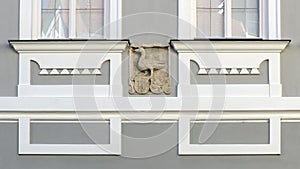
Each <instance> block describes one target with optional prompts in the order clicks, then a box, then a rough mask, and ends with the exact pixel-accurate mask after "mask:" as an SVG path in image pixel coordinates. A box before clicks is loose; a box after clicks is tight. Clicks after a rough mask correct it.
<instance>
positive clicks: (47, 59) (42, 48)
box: [10, 41, 128, 97]
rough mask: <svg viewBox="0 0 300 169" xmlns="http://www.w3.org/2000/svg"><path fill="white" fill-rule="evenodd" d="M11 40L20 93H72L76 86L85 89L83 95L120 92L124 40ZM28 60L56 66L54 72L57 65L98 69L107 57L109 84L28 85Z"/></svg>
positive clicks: (29, 74)
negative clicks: (16, 58) (14, 53)
mask: <svg viewBox="0 0 300 169" xmlns="http://www.w3.org/2000/svg"><path fill="white" fill-rule="evenodd" d="M10 44H11V45H12V46H13V47H14V49H15V50H16V51H17V52H18V53H19V87H18V95H19V96H20V97H30V96H32V97H34V96H40V97H48V96H49V97H51V96H52V97H54V96H57V97H73V96H74V94H75V95H77V93H78V91H79V88H80V89H82V90H83V91H85V92H87V91H88V93H84V92H83V93H82V94H83V95H82V96H92V95H94V96H96V97H100V96H101V97H112V96H119V97H120V96H122V95H123V93H122V92H123V90H122V69H121V67H122V53H123V51H124V50H125V49H126V48H127V46H128V42H127V41H10ZM82 60H84V62H82ZM31 61H34V62H36V63H37V64H38V66H39V68H40V69H41V70H45V69H53V70H55V71H56V73H55V74H57V73H58V72H57V69H101V67H102V64H103V63H104V62H105V61H110V71H109V74H110V81H109V85H95V86H77V85H76V84H75V85H69V86H67V85H31V67H30V63H31ZM70 75H71V74H70ZM75 83H76V81H75ZM113 89H114V90H113ZM91 90H92V92H91ZM80 95H81V94H80Z"/></svg>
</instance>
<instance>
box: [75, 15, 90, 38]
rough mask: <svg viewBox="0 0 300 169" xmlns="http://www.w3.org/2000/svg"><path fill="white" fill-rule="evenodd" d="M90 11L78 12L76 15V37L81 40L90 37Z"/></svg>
mask: <svg viewBox="0 0 300 169" xmlns="http://www.w3.org/2000/svg"><path fill="white" fill-rule="evenodd" d="M89 25H90V11H89V10H77V15H76V36H77V37H80V38H87V37H89Z"/></svg>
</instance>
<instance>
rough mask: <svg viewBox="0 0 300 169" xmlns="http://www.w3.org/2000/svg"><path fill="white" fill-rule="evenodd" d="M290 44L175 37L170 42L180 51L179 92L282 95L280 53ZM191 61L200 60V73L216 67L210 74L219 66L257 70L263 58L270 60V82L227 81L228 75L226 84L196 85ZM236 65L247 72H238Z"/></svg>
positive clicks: (245, 95)
mask: <svg viewBox="0 0 300 169" xmlns="http://www.w3.org/2000/svg"><path fill="white" fill-rule="evenodd" d="M288 44H289V41H172V42H171V45H173V47H174V49H175V50H176V51H177V52H178V64H179V66H178V74H179V77H178V79H179V80H178V92H177V93H178V96H180V97H182V96H196V95H198V96H199V97H220V96H223V97H241V96H243V97H259V96H260V97H281V93H282V89H281V80H280V53H281V52H282V51H283V50H284V49H285V48H286V47H287V45H288ZM191 61H194V62H196V64H198V66H199V73H198V74H200V75H202V74H204V73H205V72H203V70H204V69H211V70H214V71H215V72H213V73H208V74H209V75H210V76H213V75H215V74H218V73H217V69H218V68H221V69H231V71H232V70H235V71H236V72H235V73H234V74H239V75H246V73H247V69H249V68H251V69H252V68H254V69H256V70H257V69H258V68H259V67H260V65H261V63H262V62H264V61H268V65H269V66H268V84H267V85H268V86H266V85H258V84H256V85H253V84H247V85H245V84H240V85H237V84H236V85H231V84H226V81H225V77H224V84H222V85H223V87H222V85H217V84H209V85H203V84H197V85H194V84H191V79H190V72H191V68H190V63H191ZM237 69H241V70H244V72H240V73H239V72H238V71H237ZM201 70H202V71H201ZM249 74H250V73H248V75H249ZM255 86H256V87H257V88H256V87H255ZM195 94H196V95H195Z"/></svg>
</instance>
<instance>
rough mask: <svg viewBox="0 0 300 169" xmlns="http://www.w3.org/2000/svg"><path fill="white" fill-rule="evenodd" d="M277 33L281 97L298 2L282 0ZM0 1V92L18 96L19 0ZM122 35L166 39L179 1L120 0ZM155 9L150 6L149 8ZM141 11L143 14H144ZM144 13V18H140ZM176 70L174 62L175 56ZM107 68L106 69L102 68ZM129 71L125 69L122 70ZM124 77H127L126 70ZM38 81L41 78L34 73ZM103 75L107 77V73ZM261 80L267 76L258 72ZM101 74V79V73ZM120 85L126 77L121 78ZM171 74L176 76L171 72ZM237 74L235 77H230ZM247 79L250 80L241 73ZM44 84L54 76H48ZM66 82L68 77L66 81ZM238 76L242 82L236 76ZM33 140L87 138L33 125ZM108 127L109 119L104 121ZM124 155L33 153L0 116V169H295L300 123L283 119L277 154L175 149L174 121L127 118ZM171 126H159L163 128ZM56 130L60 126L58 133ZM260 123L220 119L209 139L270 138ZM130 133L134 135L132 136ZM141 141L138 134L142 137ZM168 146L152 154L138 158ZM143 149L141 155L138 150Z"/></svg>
mask: <svg viewBox="0 0 300 169" xmlns="http://www.w3.org/2000/svg"><path fill="white" fill-rule="evenodd" d="M281 2H282V38H283V39H291V40H292V43H291V44H290V46H289V47H288V48H287V49H286V50H285V51H284V52H283V53H282V59H281V61H282V62H281V67H282V71H281V72H282V74H281V75H282V84H283V94H284V96H300V78H299V76H298V72H299V71H300V67H299V66H298V65H299V62H300V59H299V58H298V57H299V56H298V55H299V53H300V33H299V30H300V21H299V19H298V16H299V15H300V11H299V10H298V6H300V1H298V0H288V1H287V0H286V1H285V0H282V1H281ZM1 3H2V4H1V5H0V14H1V15H0V21H1V23H2V24H1V28H0V30H1V31H0V79H1V80H0V96H16V95H17V90H16V88H17V84H18V55H17V53H15V52H14V51H13V50H12V49H11V48H10V47H9V44H8V43H7V40H9V39H18V15H19V0H5V1H4V0H3V1H2V2H1ZM122 8H123V16H124V20H123V37H124V38H130V40H131V42H132V43H162V44H167V43H168V42H169V40H170V39H173V38H176V36H177V19H176V17H175V18H174V16H176V15H177V0H125V1H123V7H122ZM149 12H155V13H149ZM141 13H143V14H141ZM144 18H147V19H144ZM172 63H174V64H173V65H172V67H173V69H172V70H171V71H172V73H174V76H176V63H177V62H176V61H174V60H172ZM105 73H107V72H106V71H104V72H103V74H105ZM124 74H125V75H126V73H124ZM125 77H126V76H125ZM34 80H35V81H36V82H37V83H39V82H42V81H43V82H45V80H44V79H43V78H41V79H39V78H38V77H36V79H34ZM106 80H107V79H106ZM256 80H260V81H263V82H264V83H265V78H263V79H256ZM100 81H101V80H100ZM123 81H124V84H126V83H127V80H126V79H125V80H124V79H123ZM175 81H176V79H175ZM233 81H235V80H233ZM244 81H246V82H247V79H244ZM49 83H53V82H52V81H50V80H49ZM63 83H67V82H65V80H63ZM241 83H242V82H241ZM32 126H33V133H32V135H31V138H32V140H33V143H45V142H48V143H64V142H65V143H91V142H93V140H91V139H90V138H89V137H88V136H87V135H86V132H85V131H84V130H82V128H81V126H78V125H71V126H63V125H56V126H50V124H48V125H47V124H43V126H41V125H38V124H33V125H32ZM106 127H107V126H106ZM106 127H105V126H104V128H103V129H101V130H97V131H99V142H100V143H103V142H107V141H108V137H107V134H108V130H107V128H106ZM122 129H123V135H124V136H123V142H122V144H123V156H121V157H120V156H64V155H62V156H48V155H44V156H31V155H20V156H19V155H18V154H17V152H18V151H17V149H18V146H17V145H18V142H17V139H18V137H17V133H18V130H17V124H15V123H0V136H1V137H0V143H1V144H0V168H1V169H2V168H3V169H56V168H60V169H86V168H88V169H96V168H97V169H99V168H101V169H119V168H120V169H165V168H173V169H182V168H189V169H196V168H197V169H198V168H228V169H229V168H230V169H240V168H246V169H247V168H249V169H250V168H251V169H252V168H257V169H271V168H272V169H281V168H286V169H294V168H298V167H299V166H300V161H299V156H300V146H299V141H300V132H298V131H300V124H299V123H283V125H282V130H283V131H282V155H280V156H277V155H272V156H268V155H266V156H178V155H177V151H178V149H177V146H176V143H177V125H176V124H124V125H123V128H122ZM200 129H201V125H199V126H196V127H195V129H193V130H192V135H193V136H192V141H193V142H197V141H198V135H199V130H200ZM166 130H167V131H168V132H164V131H166ZM58 131H59V132H58ZM267 131H268V130H267V127H266V125H265V124H255V125H250V124H245V125H243V127H241V126H236V125H234V126H233V125H229V124H228V125H222V126H219V127H218V129H217V131H216V132H215V135H213V136H212V138H210V139H209V140H208V141H209V142H210V143H220V142H231V141H233V142H237V143H239V142H241V141H242V142H251V143H265V142H266V141H267V140H268V138H267V137H266V134H267ZM159 133H165V135H163V136H162V137H160V139H158V140H151V139H150V141H149V140H148V141H145V140H144V139H143V138H145V137H146V138H149V137H153V136H155V135H158V134H159ZM132 138H137V139H134V140H136V141H133V140H132ZM141 140H142V141H141ZM161 149H167V150H166V151H164V152H163V153H158V154H157V155H155V156H153V157H147V158H141V159H136V158H131V157H132V156H133V155H136V156H139V157H141V155H143V154H145V152H146V153H149V152H150V153H155V152H156V151H159V150H161ZM139 153H140V154H139Z"/></svg>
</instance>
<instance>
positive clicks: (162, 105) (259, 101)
mask: <svg viewBox="0 0 300 169" xmlns="http://www.w3.org/2000/svg"><path fill="white" fill-rule="evenodd" d="M90 102H92V103H93V104H94V106H88V107H86V106H84V105H85V103H90ZM79 103H82V104H79ZM212 103H214V105H213V104H212ZM299 103H300V97H273V98H272V97H214V98H212V97H151V98H143V97H79V98H77V97H0V112H74V111H91V112H93V111H94V112H97V111H101V112H109V113H113V112H127V111H128V112H139V111H149V113H152V112H156V111H158V112H161V111H164V113H167V112H169V111H173V112H177V113H176V114H178V112H184V113H188V112H211V111H221V112H228V111H234V112H236V111H239V112H246V113H247V112H248V113H247V114H246V115H249V116H250V115H251V114H252V113H254V112H285V111H300V104H299ZM76 104H79V105H76ZM142 115H143V113H141V116H140V117H142ZM262 115H264V113H263V114H262ZM0 116H1V114H0ZM157 117H160V116H157Z"/></svg>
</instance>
